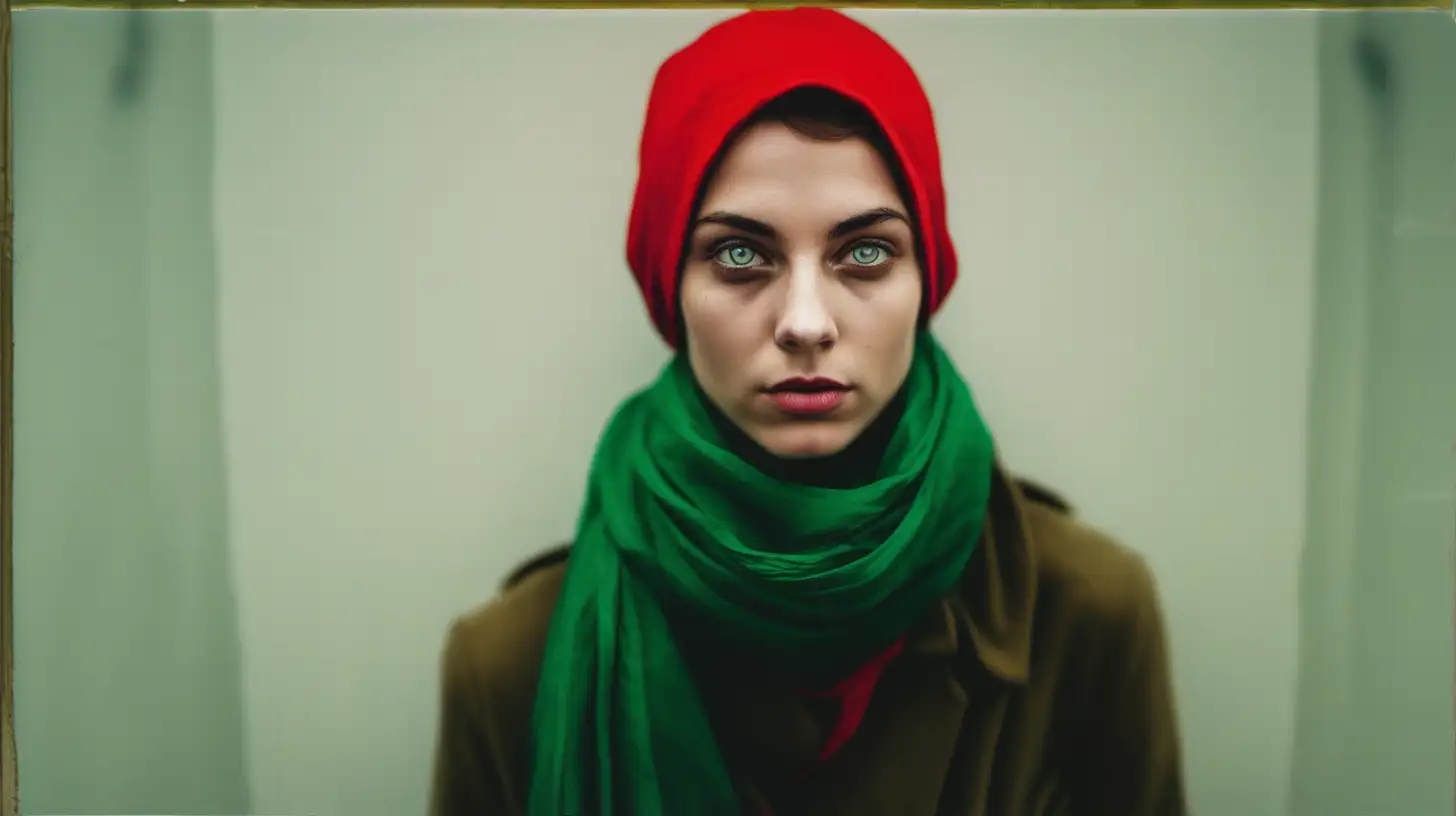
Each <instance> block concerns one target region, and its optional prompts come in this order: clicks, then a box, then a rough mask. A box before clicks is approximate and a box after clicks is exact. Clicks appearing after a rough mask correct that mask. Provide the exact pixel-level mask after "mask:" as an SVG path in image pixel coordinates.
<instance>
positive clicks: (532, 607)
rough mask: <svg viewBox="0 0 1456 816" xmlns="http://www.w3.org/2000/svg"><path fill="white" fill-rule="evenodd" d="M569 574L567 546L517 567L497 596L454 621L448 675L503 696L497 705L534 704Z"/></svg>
mask: <svg viewBox="0 0 1456 816" xmlns="http://www.w3.org/2000/svg"><path fill="white" fill-rule="evenodd" d="M565 577H566V548H565V547H558V548H555V549H553V550H550V551H547V552H546V553H543V554H541V555H538V556H536V557H534V558H532V559H531V560H529V561H527V562H525V563H524V564H522V565H521V566H519V567H517V568H516V569H515V570H514V571H512V573H511V574H510V576H509V577H508V578H506V580H505V581H504V582H503V583H502V586H501V589H500V591H499V592H498V593H497V594H496V596H495V597H494V598H492V599H491V600H489V601H487V602H486V603H484V604H481V605H480V606H478V607H476V608H475V609H472V610H470V611H469V612H467V613H465V614H464V615H461V616H460V617H459V618H457V619H456V620H455V622H454V625H453V626H452V627H451V630H450V637H449V643H448V646H447V649H446V661H445V662H446V668H447V674H457V675H458V674H465V675H468V676H469V677H470V678H471V682H470V683H469V685H468V686H466V687H465V688H473V689H475V690H476V691H477V693H489V694H491V695H493V696H495V697H497V698H499V702H498V705H502V706H506V707H510V706H514V705H515V704H518V703H529V701H530V698H533V697H534V696H535V689H536V681H537V680H538V679H539V675H540V665H541V661H542V659H544V657H545V654H546V634H547V631H548V630H549V629H550V626H551V615H552V613H553V611H554V610H555V608H556V601H557V598H558V597H559V596H560V594H561V586H562V581H563V580H564V579H565ZM451 670H453V671H451ZM463 690H465V689H464V688H462V691H463Z"/></svg>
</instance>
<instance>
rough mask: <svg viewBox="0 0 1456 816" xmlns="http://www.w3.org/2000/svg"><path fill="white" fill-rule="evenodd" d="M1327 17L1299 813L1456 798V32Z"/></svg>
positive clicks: (1414, 23)
mask: <svg viewBox="0 0 1456 816" xmlns="http://www.w3.org/2000/svg"><path fill="white" fill-rule="evenodd" d="M1447 16H1448V15H1445V14H1427V13H1423V12H1385V13H1361V14H1354V15H1350V14H1341V15H1327V16H1325V17H1323V19H1322V27H1323V28H1322V32H1321V51H1322V53H1321V89H1322V90H1321V119H1322V121H1321V125H1320V128H1321V160H1320V161H1321V165H1320V179H1321V190H1320V212H1319V218H1320V224H1319V232H1318V239H1317V240H1318V242H1319V245H1318V248H1317V252H1318V255H1317V258H1318V260H1317V272H1316V289H1315V338H1314V349H1315V358H1314V362H1313V366H1312V371H1313V375H1312V382H1311V390H1310V426H1309V427H1310V431H1309V433H1310V438H1309V450H1310V462H1309V497H1308V505H1307V510H1308V525H1309V526H1308V537H1307V540H1306V542H1305V548H1304V554H1303V560H1302V563H1301V576H1300V651H1301V653H1300V662H1299V682H1298V687H1297V699H1296V729H1295V756H1294V762H1293V774H1292V779H1291V788H1290V794H1291V796H1290V810H1291V812H1292V813H1293V814H1295V816H1368V815H1369V814H1376V813H1400V814H1411V816H1425V814H1431V816H1435V814H1449V813H1451V812H1452V808H1453V779H1452V770H1453V769H1452V765H1453V735H1452V685H1453V676H1452V675H1453V667H1452V662H1453V654H1452V631H1451V625H1452V618H1451V615H1452V607H1453V576H1452V569H1453V566H1452V544H1453V539H1456V527H1453V524H1456V522H1453V519H1456V496H1453V494H1452V476H1453V472H1452V463H1451V461H1450V451H1451V445H1452V442H1453V440H1456V378H1453V377H1451V376H1450V372H1451V367H1450V350H1451V349H1453V348H1456V321H1453V320H1451V315H1452V314H1453V313H1456V276H1452V275H1451V274H1450V272H1451V270H1452V269H1453V268H1456V210H1453V209H1452V206H1453V205H1452V201H1453V199H1452V195H1453V194H1456V164H1453V163H1452V154H1451V152H1450V151H1451V146H1452V145H1456V105H1452V104H1451V92H1450V86H1449V81H1450V77H1451V76H1453V75H1456V25H1453V24H1452V21H1451V20H1449V19H1446V18H1447Z"/></svg>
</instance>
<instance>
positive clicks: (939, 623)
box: [431, 471, 1187, 816]
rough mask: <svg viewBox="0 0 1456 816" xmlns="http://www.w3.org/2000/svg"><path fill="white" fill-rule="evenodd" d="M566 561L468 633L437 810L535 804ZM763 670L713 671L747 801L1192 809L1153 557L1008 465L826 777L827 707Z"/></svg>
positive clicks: (1004, 814)
mask: <svg viewBox="0 0 1456 816" xmlns="http://www.w3.org/2000/svg"><path fill="white" fill-rule="evenodd" d="M564 571H565V551H564V550H561V551H557V552H556V553H554V554H548V555H547V556H544V557H541V558H537V559H535V560H534V561H532V562H531V563H528V564H527V565H525V566H524V567H522V568H521V569H519V570H517V572H516V574H514V575H513V576H511V578H510V579H508V580H507V582H506V585H505V587H504V588H503V589H502V591H501V592H500V593H499V595H498V596H497V597H495V598H494V599H493V600H491V601H490V602H489V603H487V604H485V605H484V606H482V607H480V608H479V609H477V610H475V611H473V612H471V613H469V614H467V615H465V616H463V617H461V618H460V619H458V620H457V621H456V622H455V623H454V626H453V627H452V629H451V630H450V634H449V638H448V643H447V645H446V648H445V654H444V659H443V668H442V704H441V719H440V722H439V726H438V744H437V747H436V754H435V771H434V781H433V789H432V793H431V813H432V814H433V816H524V814H526V812H527V811H526V796H527V792H528V790H529V787H530V757H531V750H530V743H531V709H532V703H533V701H534V699H535V691H536V685H537V682H538V680H539V678H540V671H541V662H542V656H543V654H544V651H545V641H546V631H547V627H548V624H549V622H550V617H551V612H552V608H553V606H554V605H555V603H556V598H557V595H558V593H559V592H560V589H561V581H562V577H563V574H564ZM761 673H762V667H756V666H752V665H748V666H745V665H741V664H739V663H738V662H737V661H735V660H733V659H732V658H731V657H728V658H725V659H724V660H722V661H721V663H715V664H714V665H712V667H711V668H710V669H709V670H705V671H701V672H699V674H700V680H699V682H700V688H701V690H702V693H703V698H704V701H705V704H706V705H707V706H708V709H709V713H710V715H711V717H712V718H713V721H714V723H715V727H716V728H717V730H718V737H719V743H720V745H721V746H722V748H723V751H724V755H725V759H726V761H727V762H728V765H729V769H730V771H732V772H733V773H734V774H735V775H736V776H737V778H738V779H739V782H740V786H741V789H742V791H743V794H744V800H745V812H747V813H764V812H769V811H770V809H771V812H773V813H775V814H778V816H820V814H823V816H831V815H832V816H1053V815H1054V814H1063V815H1065V816H1182V814H1185V813H1186V812H1187V808H1186V804H1185V794H1184V784H1183V778H1182V767H1181V759H1180V746H1179V735H1178V726H1177V716H1176V711H1175V707H1174V702H1173V694H1172V689H1171V684H1170V678H1169V667H1168V654H1167V648H1166V644H1165V634H1164V629H1163V620H1162V615H1161V613H1160V610H1159V605H1158V600H1157V593H1156V590H1155V588H1154V583H1153V579H1152V576H1151V575H1150V573H1149V571H1148V568H1147V566H1146V565H1145V564H1144V562H1143V560H1142V559H1141V558H1140V557H1139V556H1137V555H1135V554H1134V553H1132V552H1131V551H1129V550H1127V549H1124V548H1123V547H1122V546H1120V545H1119V544H1117V543H1116V542H1114V541H1112V540H1111V539H1109V538H1107V537H1106V536H1104V535H1102V534H1100V533H1098V532H1096V531H1094V530H1092V529H1091V528H1089V527H1087V526H1085V525H1083V524H1082V523H1080V522H1078V521H1077V520H1076V519H1075V518H1074V517H1073V516H1072V514H1071V511H1070V510H1069V509H1068V508H1067V506H1066V505H1065V504H1064V503H1063V502H1062V501H1061V500H1060V499H1058V498H1057V497H1055V496H1054V495H1052V494H1050V493H1049V492H1047V491H1044V490H1041V489H1039V488H1036V487H1034V486H1032V485H1030V484H1028V483H1025V482H1018V481H1016V480H1013V479H1011V478H1009V477H1007V476H1006V475H1005V474H1004V473H1002V472H1000V471H998V473H997V477H996V479H995V483H994V488H993V491H992V497H991V501H990V506H989V509H988V513H987V523H986V525H985V532H984V536H983V541H982V543H981V546H980V547H979V549H978V550H977V552H976V555H975V556H974V557H973V559H972V561H971V564H970V566H969V567H968V569H967V570H966V573H965V577H964V580H963V582H962V585H961V587H960V589H959V591H958V592H956V593H953V594H952V595H950V596H948V597H946V598H945V599H944V600H943V601H942V602H940V603H939V604H937V605H936V606H935V607H934V608H932V609H930V610H928V611H927V613H926V615H925V618H924V619H923V621H922V622H921V623H920V624H919V625H918V626H917V627H916V628H915V629H914V630H912V631H911V632H910V633H909V635H908V639H907V643H906V647H905V650H904V652H903V653H902V654H901V656H900V657H899V658H897V659H896V660H895V662H893V663H892V664H891V665H890V667H889V668H888V669H887V670H886V671H885V674H884V676H883V677H882V679H881V680H880V682H879V685H878V686H877V687H876V689H875V694H874V698H873V700H872V702H871V704H870V708H869V710H868V711H867V713H866V714H865V718H864V720H863V722H862V724H861V725H860V728H859V730H858V731H857V732H856V733H855V735H854V736H853V738H851V739H850V741H849V742H848V744H846V745H845V747H844V748H843V749H842V750H840V751H839V752H838V753H837V754H835V755H834V756H833V757H831V758H830V760H829V761H828V763H827V764H826V765H825V766H823V767H822V768H820V769H819V770H818V771H817V772H815V773H813V774H808V775H806V774H805V773H804V769H805V768H807V767H808V766H809V763H811V762H812V761H813V759H814V758H815V756H816V755H817V753H818V751H819V748H820V744H821V741H822V740H823V739H824V736H825V730H824V728H825V725H824V723H823V721H822V718H821V717H818V716H816V715H815V712H814V711H813V710H811V708H810V705H809V703H807V702H806V701H805V700H803V699H802V698H800V697H798V696H796V695H794V694H792V693H788V692H784V691H780V690H775V689H774V688H773V686H772V685H771V684H768V683H765V682H760V678H759V677H758V676H757V675H758V674H761ZM563 816H566V815H565V814H563ZM583 816H585V815H583ZM627 816H630V815H627ZM684 816H690V815H689V814H684Z"/></svg>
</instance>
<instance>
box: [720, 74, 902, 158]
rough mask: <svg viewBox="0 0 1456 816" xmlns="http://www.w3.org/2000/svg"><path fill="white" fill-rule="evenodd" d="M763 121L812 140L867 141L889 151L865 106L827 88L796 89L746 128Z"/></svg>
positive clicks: (757, 113) (763, 110) (761, 111)
mask: <svg viewBox="0 0 1456 816" xmlns="http://www.w3.org/2000/svg"><path fill="white" fill-rule="evenodd" d="M761 122H780V123H782V124H784V125H786V126H787V127H788V128H789V129H790V130H793V131H796V132H798V133H800V134H802V135H804V136H807V137H809V138H810V139H815V140H817V141H823V142H838V141H842V140H844V139H855V138H859V139H864V140H865V141H868V142H871V143H883V144H875V147H876V148H877V149H884V150H889V147H890V145H889V140H888V139H886V138H885V134H884V131H883V130H881V129H880V125H879V123H878V122H876V121H875V118H874V117H873V116H871V115H870V112H869V111H867V110H865V109H864V106H862V105H860V104H859V103H858V102H855V101H854V100H853V99H850V98H849V97H847V96H844V95H843V94H840V93H836V92H835V91H831V90H829V89H828V88H819V87H812V86H811V87H805V88H796V89H794V90H792V91H789V92H788V93H786V94H783V95H782V96H778V97H776V98H774V99H773V100H772V101H770V102H769V103H768V104H766V105H764V106H763V107H761V108H759V109H758V110H757V111H755V112H754V114H753V115H752V116H750V117H749V118H748V121H746V122H745V123H744V127H745V128H748V127H752V126H753V125H756V124H759V123H761Z"/></svg>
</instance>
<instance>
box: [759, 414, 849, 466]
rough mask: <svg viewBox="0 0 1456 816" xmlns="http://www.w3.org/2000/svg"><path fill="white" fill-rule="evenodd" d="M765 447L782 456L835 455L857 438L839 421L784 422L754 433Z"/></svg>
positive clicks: (793, 457) (794, 457)
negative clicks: (816, 424) (828, 422)
mask: <svg viewBox="0 0 1456 816" xmlns="http://www.w3.org/2000/svg"><path fill="white" fill-rule="evenodd" d="M755 437H756V440H755V441H757V442H758V444H759V445H761V446H762V447H763V449H764V450H766V451H768V452H769V453H771V454H773V455H774V456H777V457H780V458H782V459H818V458H821V457H825V456H833V455H834V454H836V453H839V452H840V451H842V450H844V449H845V448H847V447H849V443H850V442H853V441H854V437H855V433H854V432H853V429H851V428H848V427H845V426H843V425H839V424H838V423H836V424H834V425H820V426H813V425H807V424H806V425H784V426H779V427H776V428H770V429H767V430H765V431H763V432H762V433H759V434H755Z"/></svg>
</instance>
